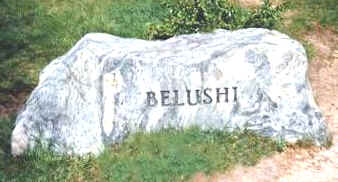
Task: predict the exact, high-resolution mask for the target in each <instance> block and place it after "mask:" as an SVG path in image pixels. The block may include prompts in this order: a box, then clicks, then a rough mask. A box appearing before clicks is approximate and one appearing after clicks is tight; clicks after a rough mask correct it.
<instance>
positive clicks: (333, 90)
mask: <svg viewBox="0 0 338 182" xmlns="http://www.w3.org/2000/svg"><path fill="white" fill-rule="evenodd" d="M304 39H305V40H307V41H309V42H310V43H311V44H312V45H313V46H314V48H315V51H316V56H315V58H314V59H313V60H312V61H311V62H310V64H309V71H308V75H309V79H310V82H311V85H312V89H313V93H314V96H315V98H316V101H317V103H318V105H319V107H320V108H321V110H322V112H323V114H324V117H325V118H326V121H327V124H328V126H329V128H330V130H331V132H332V135H333V145H332V147H330V148H329V149H326V148H318V147H311V148H307V149H306V148H299V147H295V148H288V149H287V151H285V152H283V153H281V154H276V155H274V156H272V157H269V158H266V159H263V160H261V161H260V162H259V163H258V164H257V165H255V166H253V167H242V166H238V167H236V168H235V169H233V170H231V171H230V172H227V173H225V174H214V175H212V176H210V177H207V176H205V175H203V174H201V173H199V174H198V175H195V176H194V177H193V178H192V181H193V182H234V181H236V182H303V181H304V182H305V181H306V182H337V181H338V49H337V45H338V35H337V34H336V33H335V32H334V31H333V30H330V29H328V28H322V27H320V26H318V27H316V28H315V30H314V31H311V32H309V33H307V34H306V35H305V36H304Z"/></svg>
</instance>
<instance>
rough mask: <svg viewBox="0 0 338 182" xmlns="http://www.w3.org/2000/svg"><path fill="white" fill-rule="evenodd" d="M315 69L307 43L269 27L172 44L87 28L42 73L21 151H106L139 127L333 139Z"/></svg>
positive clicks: (20, 124)
mask: <svg viewBox="0 0 338 182" xmlns="http://www.w3.org/2000/svg"><path fill="white" fill-rule="evenodd" d="M307 67H308V62H307V59H306V54H305V51H304V48H303V47H302V45H301V44H300V43H298V42H297V41H295V40H292V39H290V38H289V37H288V36H286V35H283V34H281V33H279V32H277V31H269V30H266V29H243V30H238V31H233V32H231V31H225V30H216V31H215V32H213V33H207V34H192V35H182V36H178V37H174V38H171V39H168V40H165V41H145V40H138V39H125V38H119V37H116V36H112V35H108V34H102V33H91V34H87V35H86V36H85V37H83V38H82V39H81V40H80V41H79V42H78V43H77V44H76V45H75V46H74V47H73V48H72V49H71V50H70V51H69V52H68V53H66V54H65V55H64V56H62V57H59V58H57V59H55V60H54V61H52V62H51V63H50V64H49V65H48V66H47V67H46V68H45V69H44V70H43V71H42V72H41V74H40V81H39V84H38V86H37V87H36V88H35V89H34V91H33V92H32V94H31V96H30V98H29V99H28V101H27V102H26V104H25V106H24V108H23V109H22V111H21V112H20V113H19V115H18V117H17V120H16V127H15V129H14V131H13V134H12V154H13V155H20V154H21V153H22V152H24V151H25V150H27V149H28V148H33V147H34V146H36V144H37V143H38V142H39V143H42V144H43V145H44V146H48V147H49V148H50V149H52V150H54V151H56V152H60V153H66V154H78V155H83V154H87V153H94V154H99V153H100V152H101V151H102V150H103V149H104V147H105V146H107V145H109V144H112V143H119V142H122V141H123V139H124V138H125V137H126V136H127V135H128V134H130V133H133V132H137V131H140V130H141V131H156V130H159V129H161V128H166V127H175V128H186V127H189V126H192V125H197V126H199V127H201V128H202V129H226V130H229V131H231V130H233V129H238V128H239V129H244V128H246V129H249V130H252V131H255V132H256V133H258V134H261V135H263V136H269V137H273V138H275V139H284V140H286V141H288V142H295V141H297V140H299V139H311V140H312V141H313V142H314V143H315V144H317V145H324V144H326V143H327V142H328V138H329V134H328V130H327V126H326V124H325V121H324V118H323V117H322V115H321V113H320V110H319V108H318V106H317V105H316V103H315V101H314V99H313V96H312V92H311V87H310V85H309V82H308V78H307ZM226 92H227V94H225V93H226ZM226 97H228V98H227V99H228V100H226Z"/></svg>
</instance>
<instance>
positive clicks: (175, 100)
mask: <svg viewBox="0 0 338 182" xmlns="http://www.w3.org/2000/svg"><path fill="white" fill-rule="evenodd" d="M237 91H238V88H237V87H231V88H229V87H223V88H202V89H195V90H189V89H187V90H185V91H184V92H182V91H180V90H161V91H158V92H155V91H148V92H146V97H147V106H152V107H154V106H158V105H160V106H184V105H189V106H194V105H200V104H212V103H228V102H237V100H238V94H237Z"/></svg>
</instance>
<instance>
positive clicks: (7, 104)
mask: <svg viewBox="0 0 338 182" xmlns="http://www.w3.org/2000/svg"><path fill="white" fill-rule="evenodd" d="M31 91H32V89H23V90H21V91H13V92H10V93H9V92H6V93H5V92H4V93H3V94H2V93H0V117H10V116H11V115H12V114H15V113H17V112H18V111H19V110H20V109H21V107H22V106H23V104H24V102H25V101H26V99H27V98H28V96H29V94H30V92H31Z"/></svg>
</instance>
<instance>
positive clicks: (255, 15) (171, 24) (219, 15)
mask: <svg viewBox="0 0 338 182" xmlns="http://www.w3.org/2000/svg"><path fill="white" fill-rule="evenodd" d="M162 5H163V7H164V8H167V9H168V11H169V15H168V17H167V18H165V19H164V22H163V23H162V24H150V25H149V27H148V33H147V34H148V38H149V39H167V38H169V37H172V36H175V35H179V34H189V33H196V32H207V31H211V30H213V29H215V28H222V29H230V30H232V29H238V28H249V27H260V28H269V29H271V28H273V27H274V26H275V25H276V24H277V23H278V22H279V21H280V19H281V12H282V11H283V10H285V7H286V6H285V4H282V5H279V6H277V7H272V5H271V3H270V1H269V0H265V1H264V4H263V5H262V6H261V7H259V8H258V9H255V10H249V9H245V8H241V7H239V6H238V5H236V4H234V3H231V2H229V1H228V0H182V1H178V2H176V3H173V2H172V1H171V0H165V1H163V4H162Z"/></svg>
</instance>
